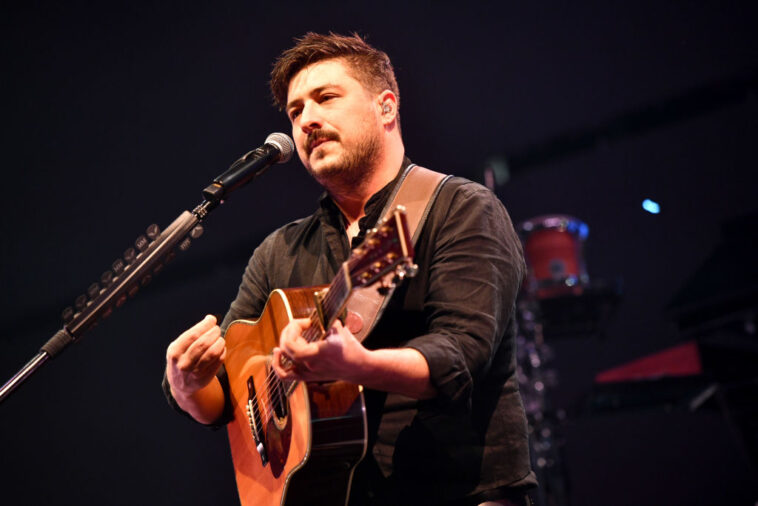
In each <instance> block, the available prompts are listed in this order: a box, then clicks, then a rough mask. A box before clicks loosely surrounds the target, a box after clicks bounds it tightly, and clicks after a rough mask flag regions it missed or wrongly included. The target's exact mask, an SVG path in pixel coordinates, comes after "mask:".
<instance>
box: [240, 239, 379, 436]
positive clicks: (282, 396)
mask: <svg viewBox="0 0 758 506" xmlns="http://www.w3.org/2000/svg"><path fill="white" fill-rule="evenodd" d="M383 232H385V233H383V234H374V235H379V236H380V237H379V238H380V239H386V237H387V235H388V234H386V230H385V231H383ZM365 260H366V258H365V255H364V258H361V259H360V261H361V262H365ZM358 261H359V259H358V258H355V256H351V258H349V259H348V260H347V262H346V263H347V272H354V271H355V269H354V267H355V264H356V263H357V262H358ZM372 263H373V262H368V265H371V264H372ZM344 272H345V271H344V270H342V273H344ZM345 290H347V291H348V293H349V292H350V290H349V289H348V287H347V286H346V278H345V276H337V277H336V278H335V279H334V280H333V282H332V284H331V285H330V286H329V290H328V291H327V293H326V295H325V296H324V298H323V300H322V301H321V305H322V308H323V312H324V314H327V315H334V314H335V313H336V311H337V309H338V307H339V305H341V304H342V303H343V302H344V300H345V298H343V297H344V295H346V294H345V293H344V292H345ZM338 296H339V297H340V298H339V299H338ZM335 299H336V300H335ZM335 305H337V307H335ZM309 318H310V320H311V325H310V326H309V327H308V329H306V331H305V333H304V334H303V338H304V339H305V340H306V341H307V342H309V343H310V342H314V341H316V340H320V339H322V338H323V337H324V336H325V335H326V330H325V329H323V328H321V327H322V326H321V321H320V319H319V318H318V313H317V312H316V311H315V310H313V311H311V313H310V315H309ZM287 381H289V382H290V383H289V385H288V387H287V393H285V392H284V380H281V379H280V378H279V377H278V376H277V375H276V372H275V371H274V369H273V368H271V369H270V370H269V372H268V374H267V376H266V378H265V380H264V383H263V387H264V391H265V392H267V393H269V395H267V396H266V402H262V403H260V404H259V405H260V406H261V407H263V412H264V414H263V415H261V418H265V419H266V421H267V422H268V420H270V419H271V413H272V412H274V411H275V408H274V407H273V406H272V397H273V396H272V395H271V390H272V387H273V388H274V389H275V396H276V401H278V402H279V405H280V406H281V407H282V413H284V404H285V403H286V402H287V401H286V399H287V397H288V396H289V394H290V393H291V391H292V389H290V386H292V385H293V384H295V383H297V382H298V381H297V380H287ZM250 400H252V401H253V402H255V403H256V404H258V402H257V401H258V394H257V392H256V393H255V394H254V395H253V396H252V398H251V399H250ZM276 401H273V402H276ZM253 415H254V416H255V412H254V413H253ZM261 425H262V420H261Z"/></svg>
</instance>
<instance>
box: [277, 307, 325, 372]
mask: <svg viewBox="0 0 758 506" xmlns="http://www.w3.org/2000/svg"><path fill="white" fill-rule="evenodd" d="M310 325H311V322H310V320H309V319H307V318H299V319H295V320H292V321H290V322H289V323H288V324H287V326H286V327H284V330H282V334H281V336H280V337H279V348H280V349H281V351H282V352H283V353H284V354H285V355H286V356H287V357H289V358H291V359H292V360H293V361H295V362H301V361H303V360H308V359H309V358H312V357H314V356H316V355H317V354H318V345H317V344H316V343H309V342H308V341H306V340H305V339H304V338H303V335H302V334H303V332H304V331H305V330H307V329H308V327H310Z"/></svg>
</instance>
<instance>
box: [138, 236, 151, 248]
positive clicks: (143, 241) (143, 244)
mask: <svg viewBox="0 0 758 506" xmlns="http://www.w3.org/2000/svg"><path fill="white" fill-rule="evenodd" d="M134 245H135V246H136V247H137V249H138V250H139V251H140V252H143V251H145V250H146V249H147V247H148V246H150V241H148V240H147V237H145V236H144V235H141V236H139V237H137V240H136V241H134Z"/></svg>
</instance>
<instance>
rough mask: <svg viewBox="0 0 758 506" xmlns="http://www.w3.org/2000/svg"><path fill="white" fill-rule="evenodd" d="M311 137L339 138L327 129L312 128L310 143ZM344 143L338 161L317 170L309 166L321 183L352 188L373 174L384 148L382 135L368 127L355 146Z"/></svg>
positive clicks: (345, 189)
mask: <svg viewBox="0 0 758 506" xmlns="http://www.w3.org/2000/svg"><path fill="white" fill-rule="evenodd" d="M312 138H314V139H329V140H333V141H337V142H339V141H340V137H339V135H338V134H337V133H335V132H327V131H324V130H314V131H313V132H311V133H310V134H309V135H308V143H309V144H310V139H312ZM341 145H342V147H343V152H342V155H341V156H340V157H339V158H338V159H337V160H336V161H334V162H332V163H331V164H329V165H325V166H323V167H321V168H320V169H319V170H318V172H316V171H314V170H312V169H308V172H310V174H311V175H312V176H313V177H314V178H315V179H316V181H318V182H319V183H320V184H321V185H322V186H325V187H327V188H330V189H332V190H337V191H350V190H351V189H354V188H356V187H357V186H359V185H360V184H361V183H363V182H364V181H367V180H368V179H369V178H370V176H371V175H372V173H373V171H374V170H375V165H376V161H377V160H378V158H379V153H380V151H381V143H380V139H379V135H378V134H377V133H376V132H374V131H371V130H369V131H368V132H367V133H366V135H364V136H363V137H362V138H361V139H359V140H358V142H357V144H356V145H354V146H352V147H346V146H345V145H344V144H341Z"/></svg>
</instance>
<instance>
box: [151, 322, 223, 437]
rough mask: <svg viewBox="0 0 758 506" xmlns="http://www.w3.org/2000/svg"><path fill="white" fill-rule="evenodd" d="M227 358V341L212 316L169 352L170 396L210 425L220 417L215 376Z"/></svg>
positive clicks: (187, 332)
mask: <svg viewBox="0 0 758 506" xmlns="http://www.w3.org/2000/svg"><path fill="white" fill-rule="evenodd" d="M224 358H226V342H225V341H224V338H223V337H221V329H220V328H219V327H218V325H216V318H215V317H214V316H212V315H208V316H206V317H205V318H204V319H203V320H201V321H200V322H198V323H197V324H195V325H194V326H193V327H191V328H189V329H188V330H186V331H185V332H183V333H182V334H181V335H180V336H179V337H178V338H176V340H174V341H173V342H172V343H171V344H169V346H168V349H167V350H166V378H167V379H168V383H169V385H171V394H172V395H173V396H174V399H176V402H177V403H178V404H179V406H180V407H181V408H182V409H184V410H185V411H187V412H188V413H190V414H191V415H192V416H193V417H194V418H196V419H197V420H198V421H200V422H203V423H210V422H212V421H214V420H213V417H214V416H216V415H220V414H221V413H220V411H219V405H218V400H217V395H218V393H220V384H219V383H218V380H217V379H216V373H217V372H218V370H219V368H220V367H221V364H222V363H223V361H224ZM221 408H223V393H221ZM209 418H211V419H209Z"/></svg>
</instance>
